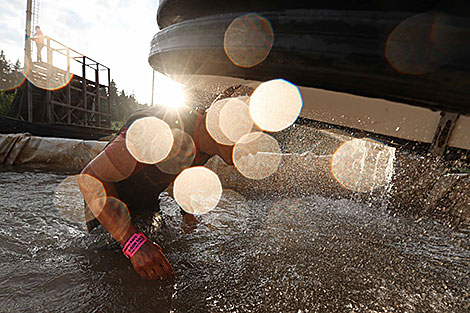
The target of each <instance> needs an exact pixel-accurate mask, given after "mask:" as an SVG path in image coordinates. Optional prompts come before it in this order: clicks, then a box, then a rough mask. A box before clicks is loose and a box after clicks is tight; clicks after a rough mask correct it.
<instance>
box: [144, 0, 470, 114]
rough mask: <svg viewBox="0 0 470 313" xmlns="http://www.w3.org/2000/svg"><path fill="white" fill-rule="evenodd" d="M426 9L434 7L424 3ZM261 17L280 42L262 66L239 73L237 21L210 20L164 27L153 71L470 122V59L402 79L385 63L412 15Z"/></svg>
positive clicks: (155, 45)
mask: <svg viewBox="0 0 470 313" xmlns="http://www.w3.org/2000/svg"><path fill="white" fill-rule="evenodd" d="M163 2H165V1H163ZM170 2H176V1H168V3H170ZM182 2H184V1H182ZM182 2H181V3H182ZM186 2H188V1H186ZM333 2H334V1H333ZM427 2H429V3H434V2H435V1H420V3H427ZM163 4H165V3H163ZM167 5H168V4H167ZM164 8H165V7H164V6H163V7H162V8H160V10H161V12H163V11H162V10H164ZM258 13H259V14H260V15H262V16H264V17H265V18H266V19H267V20H269V21H270V23H271V25H272V28H273V31H274V38H275V40H274V44H273V47H272V50H271V52H270V54H269V55H268V57H267V58H266V59H265V60H264V62H262V63H261V64H259V65H257V66H254V67H251V68H242V67H238V66H236V65H234V64H233V63H232V62H231V61H230V59H229V58H228V57H227V56H226V54H225V52H224V33H225V30H226V29H227V27H228V26H229V24H230V23H231V22H232V21H233V19H234V18H236V17H237V16H239V14H238V13H232V14H220V15H211V16H205V17H201V18H197V19H192V20H187V21H183V22H180V23H177V24H174V25H172V26H169V27H166V28H165V29H163V30H162V31H160V32H159V33H157V34H156V35H155V36H154V38H153V40H152V45H151V52H150V56H149V62H150V64H151V65H152V66H153V68H154V69H155V70H157V71H159V72H163V73H166V74H168V75H170V76H171V75H180V74H186V75H199V74H204V75H219V76H228V77H236V78H244V79H250V80H258V81H266V80H269V79H273V78H284V79H286V80H289V81H291V82H293V83H295V84H297V85H300V86H306V87H316V88H323V89H327V90H334V91H340V92H346V93H351V94H357V95H362V96H369V97H376V98H383V99H388V100H392V101H398V102H403V103H409V104H412V105H417V106H423V107H427V108H430V109H432V110H440V111H448V112H458V113H461V114H470V105H469V104H468V99H470V55H469V54H465V55H460V56H459V57H458V58H454V59H452V60H450V61H449V62H447V63H446V64H445V65H443V66H441V67H439V68H437V69H435V70H434V71H431V72H429V73H424V74H420V75H409V74H404V73H400V72H398V71H397V70H395V69H394V68H393V67H392V66H391V65H390V64H389V63H388V62H387V59H386V58H385V56H384V54H385V49H386V43H387V39H388V37H389V36H390V34H391V33H392V31H393V30H394V29H395V28H396V27H397V26H398V25H399V24H400V23H401V22H402V21H404V20H405V19H407V18H410V17H412V16H413V15H414V14H413V13H410V12H407V13H403V12H384V11H337V10H285V11H266V12H258ZM461 25H463V26H462V27H463V28H462V31H463V32H464V33H465V32H468V30H469V29H468V27H467V25H468V20H466V19H464V23H463V24H461ZM464 44H465V43H464Z"/></svg>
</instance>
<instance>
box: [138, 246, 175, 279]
mask: <svg viewBox="0 0 470 313" xmlns="http://www.w3.org/2000/svg"><path fill="white" fill-rule="evenodd" d="M131 263H132V265H133V266H134V269H135V270H136V272H137V273H139V275H140V276H142V278H146V279H165V278H171V277H173V267H172V266H171V264H170V262H168V260H167V259H166V257H165V255H164V254H163V251H162V248H160V246H159V245H157V244H156V243H154V242H151V241H147V242H145V243H144V244H143V245H142V247H140V249H139V251H137V253H136V254H135V255H134V257H132V259H131Z"/></svg>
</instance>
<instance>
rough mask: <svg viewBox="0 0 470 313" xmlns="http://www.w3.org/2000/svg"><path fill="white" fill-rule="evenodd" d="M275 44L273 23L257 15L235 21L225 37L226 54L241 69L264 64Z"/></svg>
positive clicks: (242, 17)
mask: <svg viewBox="0 0 470 313" xmlns="http://www.w3.org/2000/svg"><path fill="white" fill-rule="evenodd" d="M273 43H274V32H273V29H272V27H271V23H269V21H268V20H267V19H265V18H264V17H261V16H259V15H257V14H247V15H243V16H240V17H238V18H236V19H234V20H233V21H232V23H231V24H230V25H229V26H228V28H227V29H226V31H225V36H224V50H225V54H226V55H227V57H228V58H229V59H230V60H231V61H232V62H233V64H235V65H237V66H240V67H247V68H248V67H253V66H256V65H258V64H260V63H261V62H263V61H264V60H265V59H266V58H267V57H268V55H269V53H270V52H271V48H272V46H273Z"/></svg>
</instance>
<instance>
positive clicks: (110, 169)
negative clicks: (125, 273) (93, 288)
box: [79, 135, 173, 279]
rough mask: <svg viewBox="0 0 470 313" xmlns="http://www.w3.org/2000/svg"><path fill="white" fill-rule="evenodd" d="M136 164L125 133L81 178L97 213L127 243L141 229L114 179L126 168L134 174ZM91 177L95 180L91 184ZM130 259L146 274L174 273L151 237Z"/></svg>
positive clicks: (108, 229)
mask: <svg viewBox="0 0 470 313" xmlns="http://www.w3.org/2000/svg"><path fill="white" fill-rule="evenodd" d="M135 164H136V161H135V160H134V158H133V157H132V156H131V155H130V153H129V152H128V151H127V149H126V146H125V137H124V135H123V136H119V137H118V138H116V139H115V140H114V141H113V142H112V143H111V144H110V145H109V146H108V147H107V148H106V149H105V151H103V152H102V153H100V154H99V155H98V156H97V157H96V158H95V159H93V160H92V161H91V162H90V163H89V164H88V165H87V166H86V167H85V168H84V169H83V171H82V176H81V179H79V186H80V190H81V191H82V194H83V196H84V198H85V201H86V202H87V204H88V206H89V207H90V209H91V211H92V212H93V215H94V216H95V217H96V218H97V219H98V220H99V221H100V223H101V225H103V227H104V228H105V229H106V230H107V231H108V232H109V233H110V234H111V235H112V236H113V238H115V239H116V240H117V241H118V242H119V243H120V244H121V245H123V246H124V245H125V244H126V242H127V241H128V240H129V239H130V237H131V236H132V235H133V234H135V233H137V232H138V230H137V228H136V227H135V226H134V225H133V224H132V222H131V219H130V216H129V212H128V209H127V207H126V206H125V205H122V204H121V202H120V201H116V199H119V196H118V193H117V191H116V188H115V187H114V184H113V182H112V181H118V180H120V179H123V178H124V175H125V174H126V172H127V174H130V173H132V172H133V171H136V170H138V168H137V169H136V165H135ZM138 166H139V165H137V167H138ZM87 175H89V176H87ZM90 177H91V178H90ZM90 181H92V182H94V183H91V184H90ZM97 181H99V182H101V184H102V186H103V188H104V191H105V195H106V198H105V199H100V197H102V195H103V193H102V192H100V191H99V190H97V188H96V187H99V186H97V185H98V184H97V183H96V182H97ZM98 189H99V188H98ZM101 207H102V208H101ZM130 261H131V263H132V265H133V266H134V269H135V270H136V271H137V273H139V274H140V276H142V277H143V278H148V279H157V278H168V277H171V276H173V268H172V266H171V265H170V263H169V262H168V260H167V259H166V257H165V255H164V254H163V251H162V249H161V248H160V246H159V245H158V244H156V243H153V242H151V241H147V242H145V243H144V245H143V246H142V247H141V248H140V249H139V250H138V251H137V253H136V254H135V255H134V257H132V258H131V259H130Z"/></svg>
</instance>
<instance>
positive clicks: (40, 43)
mask: <svg viewBox="0 0 470 313" xmlns="http://www.w3.org/2000/svg"><path fill="white" fill-rule="evenodd" d="M34 29H35V30H36V32H35V33H34V35H33V40H34V41H35V42H36V48H37V61H38V62H42V57H41V50H42V48H44V34H43V33H42V31H41V27H39V25H37V26H36V27H35V28H34Z"/></svg>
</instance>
